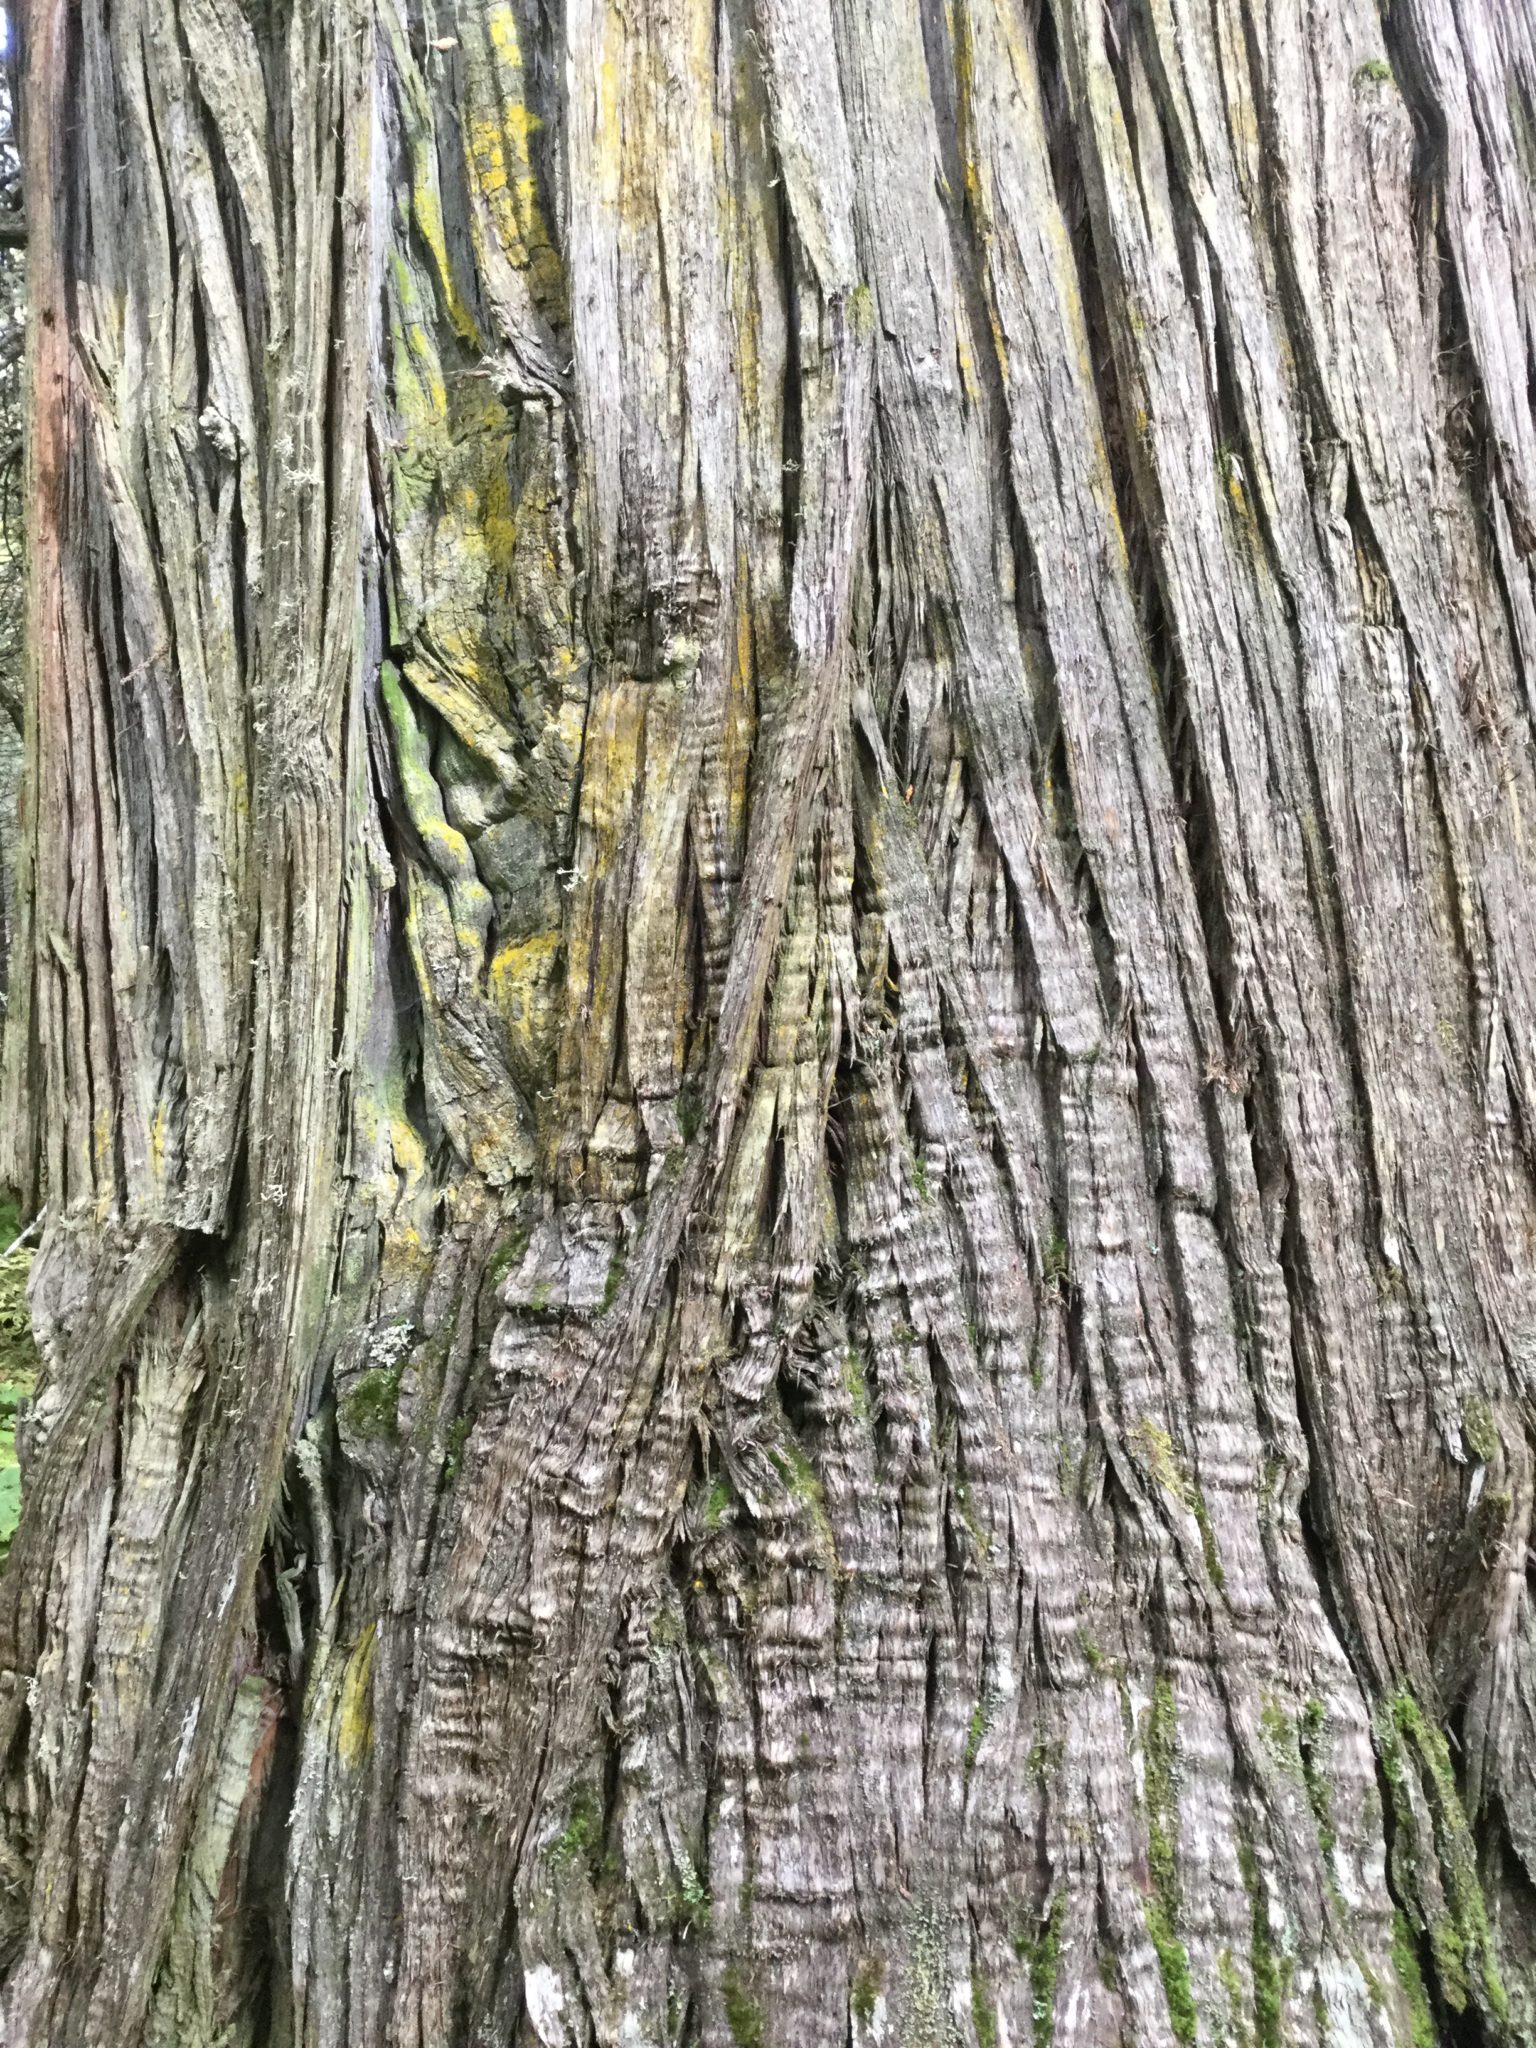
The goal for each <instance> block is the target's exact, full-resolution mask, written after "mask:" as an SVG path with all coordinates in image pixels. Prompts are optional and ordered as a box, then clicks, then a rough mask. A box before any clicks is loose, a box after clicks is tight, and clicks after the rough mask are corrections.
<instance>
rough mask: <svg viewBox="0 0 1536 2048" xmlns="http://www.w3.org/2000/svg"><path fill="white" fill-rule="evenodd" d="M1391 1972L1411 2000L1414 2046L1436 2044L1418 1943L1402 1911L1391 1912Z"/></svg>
mask: <svg viewBox="0 0 1536 2048" xmlns="http://www.w3.org/2000/svg"><path fill="white" fill-rule="evenodd" d="M1392 1973H1393V1975H1394V1976H1395V1977H1396V1978H1397V1981H1398V1984H1399V1985H1400V1987H1401V1989H1402V1993H1403V1996H1404V1998H1406V1999H1407V2001H1408V2024H1409V2028H1410V2031H1411V2038H1412V2042H1413V2048H1435V2016H1434V2014H1433V2013H1432V2012H1431V2011H1430V2009H1429V1994H1428V1992H1427V1991H1426V1990H1425V1989H1424V1972H1423V1971H1422V1970H1421V1969H1420V1968H1419V1951H1418V1945H1417V1943H1416V1942H1415V1941H1414V1938H1413V1929H1412V1928H1411V1927H1410V1926H1409V1925H1408V1921H1407V1919H1406V1917H1405V1916H1404V1914H1403V1913H1402V1912H1401V1911H1398V1912H1395V1913H1394V1914H1393V1915H1392Z"/></svg>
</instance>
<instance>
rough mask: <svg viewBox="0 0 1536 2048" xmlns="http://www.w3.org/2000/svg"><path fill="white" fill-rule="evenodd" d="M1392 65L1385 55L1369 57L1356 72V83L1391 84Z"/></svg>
mask: <svg viewBox="0 0 1536 2048" xmlns="http://www.w3.org/2000/svg"><path fill="white" fill-rule="evenodd" d="M1392 82H1393V79H1392V66H1391V65H1390V64H1389V63H1388V62H1387V60H1386V58H1385V57H1367V58H1366V60H1365V62H1364V63H1363V64H1362V65H1361V66H1360V68H1359V70H1358V71H1357V72H1356V73H1355V83H1356V85H1366V84H1374V85H1391V84H1392Z"/></svg>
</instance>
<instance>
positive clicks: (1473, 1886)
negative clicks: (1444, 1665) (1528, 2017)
mask: <svg viewBox="0 0 1536 2048" xmlns="http://www.w3.org/2000/svg"><path fill="white" fill-rule="evenodd" d="M1377 1743H1378V1749H1379V1752H1380V1756H1381V1763H1382V1771H1383V1774H1384V1776H1385V1777H1386V1780H1387V1784H1388V1786H1389V1788H1390V1789H1391V1792H1392V1800H1393V1808H1394V1817H1395V1820H1396V1823H1397V1826H1396V1832H1395V1836H1394V1844H1393V1863H1394V1867H1395V1868H1396V1869H1397V1870H1398V1871H1399V1873H1400V1874H1402V1875H1403V1876H1404V1877H1405V1878H1406V1880H1407V1881H1408V1882H1412V1880H1413V1877H1414V1873H1415V1865H1416V1861H1417V1859H1418V1858H1419V1857H1420V1856H1422V1855H1424V1854H1425V1853H1432V1854H1433V1855H1434V1856H1435V1858H1436V1861H1437V1866H1438V1869H1439V1873H1440V1880H1441V1889H1442V1891H1443V1893H1444V1895H1445V1899H1446V1903H1447V1905H1448V1907H1449V1911H1448V1913H1439V1912H1433V1913H1432V1912H1425V1913H1424V1918H1425V1921H1426V1923H1427V1931H1428V1935H1429V1945H1430V1952H1431V1954H1432V1955H1433V1957H1434V1963H1435V1979H1436V1982H1437V1984H1438V1986H1439V1989H1440V1994H1441V1996H1442V1997H1443V1998H1444V2000H1445V2002H1446V2004H1447V2005H1448V2006H1449V2007H1450V2008H1451V2010H1452V2011H1453V2012H1463V2011H1465V2010H1466V2007H1467V2003H1468V2000H1469V1998H1470V1997H1472V1996H1473V1995H1474V1993H1475V1994H1476V1995H1477V1999H1478V2003H1479V2004H1481V2005H1485V2006H1486V2008H1487V2009H1488V2011H1490V2012H1491V2013H1492V2014H1493V2015H1494V2016H1495V2018H1497V2019H1499V2020H1501V2021H1502V2020H1504V2019H1505V2018H1507V2016H1508V2013H1509V1995H1508V1993H1507V1992H1506V1990H1505V1988H1504V1984H1503V1981H1502V1979H1501V1977H1500V1975H1499V1969H1498V1964H1497V1960H1496V1957H1495V1952H1494V1945H1493V1930H1492V1928H1491V1927H1490V1925H1489V1922H1488V1908H1487V1905H1486V1902H1485V1901H1484V1898H1483V1888H1482V1882H1481V1880H1480V1879H1479V1877H1478V1874H1477V1858H1476V1852H1475V1850H1474V1847H1473V1842H1472V1836H1471V1831H1470V1829H1469V1828H1468V1826H1467V1821H1466V1815H1465V1813H1464V1812H1463V1811H1462V1805H1461V1796H1460V1794H1459V1792H1458V1791H1457V1788H1456V1774H1455V1772H1454V1770H1453V1769H1452V1767H1451V1755H1450V1750H1449V1749H1448V1748H1447V1746H1446V1740H1445V1737H1444V1735H1443V1734H1442V1733H1441V1732H1440V1730H1439V1729H1438V1728H1437V1727H1436V1726H1435V1725H1434V1724H1433V1722H1431V1721H1429V1720H1428V1719H1427V1718H1426V1717H1425V1715H1424V1713H1423V1710H1422V1709H1421V1708H1420V1706H1419V1703H1418V1701H1417V1700H1416V1699H1415V1698H1414V1697H1413V1695H1412V1693H1411V1692H1409V1691H1408V1690H1407V1689H1406V1688H1404V1689H1403V1690H1402V1691H1400V1692H1397V1693H1395V1694H1394V1695H1393V1696H1392V1698H1391V1699H1390V1700H1388V1701H1387V1703H1386V1706H1385V1708H1384V1710H1383V1712H1382V1714H1381V1715H1380V1716H1379V1717H1378V1721H1377ZM1415 1766H1416V1767H1417V1769H1418V1773H1419V1777H1420V1782H1421V1783H1422V1784H1423V1785H1424V1786H1425V1788H1426V1790H1427V1792H1428V1795H1429V1800H1430V1806H1431V1810H1432V1814H1433V1825H1434V1836H1435V1839H1434V1841H1433V1842H1430V1843H1426V1842H1422V1841H1420V1840H1419V1838H1418V1829H1417V1823H1416V1819H1415V1813H1414V1805H1413V1800H1412V1797H1411V1787H1410V1783H1409V1777H1408V1773H1409V1771H1410V1769H1411V1768H1414V1767H1415ZM1414 1889H1415V1892H1416V1894H1417V1895H1418V1898H1419V1905H1420V1909H1421V1911H1422V1910H1423V1908H1424V1901H1423V1894H1422V1890H1421V1888H1419V1887H1418V1886H1416V1885H1415V1887H1414Z"/></svg>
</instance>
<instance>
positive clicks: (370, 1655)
mask: <svg viewBox="0 0 1536 2048" xmlns="http://www.w3.org/2000/svg"><path fill="white" fill-rule="evenodd" d="M377 1649H378V1631H377V1629H376V1628H375V1626H374V1624H373V1623H372V1622H371V1621H370V1622H369V1624H368V1626H367V1627H366V1628H365V1629H364V1630H363V1632H362V1634H361V1636H359V1637H358V1640H357V1646H356V1648H355V1649H354V1650H353V1652H352V1654H351V1656H350V1657H349V1658H348V1659H347V1668H346V1670H345V1672H344V1673H343V1674H342V1680H341V1701H340V1704H339V1706H338V1708H337V1714H336V1753H337V1755H338V1756H339V1757H340V1758H341V1761H342V1763H343V1764H344V1765H345V1766H346V1767H347V1769H348V1770H356V1769H357V1767H358V1765H359V1764H361V1763H363V1762H365V1761H366V1759H367V1756H368V1753H369V1751H370V1750H371V1749H372V1747H373V1659H374V1653H375V1652H376V1650H377Z"/></svg>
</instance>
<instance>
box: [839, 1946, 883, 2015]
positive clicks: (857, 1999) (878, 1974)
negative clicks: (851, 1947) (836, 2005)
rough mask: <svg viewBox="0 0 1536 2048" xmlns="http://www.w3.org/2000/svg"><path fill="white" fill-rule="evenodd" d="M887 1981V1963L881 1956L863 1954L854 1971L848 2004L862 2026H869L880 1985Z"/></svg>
mask: <svg viewBox="0 0 1536 2048" xmlns="http://www.w3.org/2000/svg"><path fill="white" fill-rule="evenodd" d="M884 1981H885V1964H884V1963H883V1962H882V1961H881V1959H880V1957H879V1956H873V1955H863V1956H860V1958H859V1967H858V1968H857V1970H855V1971H854V1973H853V1986H852V1989H851V1990H850V1991H849V1993H848V2005H849V2009H850V2011H851V2012H852V2014H853V2016H854V2018H855V2019H856V2020H857V2021H858V2022H859V2023H860V2025H861V2026H866V2027H867V2026H868V2025H869V2023H870V2021H871V2020H872V2019H873V2018H874V2016H875V2001H876V2000H877V1999H878V1998H879V1996H880V1986H881V1985H882V1983H883V1982H884Z"/></svg>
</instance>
